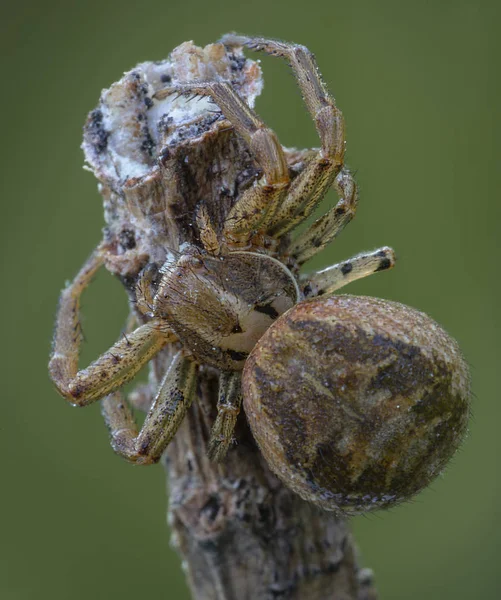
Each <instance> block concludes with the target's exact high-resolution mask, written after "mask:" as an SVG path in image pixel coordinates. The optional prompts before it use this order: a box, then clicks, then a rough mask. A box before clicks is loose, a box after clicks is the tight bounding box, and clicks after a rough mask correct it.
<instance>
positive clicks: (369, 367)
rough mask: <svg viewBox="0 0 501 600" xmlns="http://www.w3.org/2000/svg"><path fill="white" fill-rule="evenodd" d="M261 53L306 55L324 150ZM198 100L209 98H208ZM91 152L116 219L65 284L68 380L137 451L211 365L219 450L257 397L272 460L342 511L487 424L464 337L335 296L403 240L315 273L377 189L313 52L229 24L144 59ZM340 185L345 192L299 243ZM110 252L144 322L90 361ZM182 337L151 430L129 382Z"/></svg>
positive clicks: (368, 501)
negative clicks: (90, 289)
mask: <svg viewBox="0 0 501 600" xmlns="http://www.w3.org/2000/svg"><path fill="white" fill-rule="evenodd" d="M244 46H245V47H248V48H251V49H255V50H263V51H265V52H267V53H268V54H271V55H275V56H281V57H283V58H285V59H286V60H287V61H288V62H289V64H290V66H291V67H292V69H293V72H294V74H295V76H296V79H297V82H298V85H299V87H300V89H301V92H302V95H303V98H304V101H305V104H306V107H307V109H308V111H309V113H310V115H311V116H312V118H313V120H314V122H315V126H316V129H317V132H318V134H319V137H320V142H321V147H320V148H319V149H315V150H308V151H297V150H291V149H286V148H283V147H282V146H281V144H280V143H279V141H278V139H277V136H276V135H275V133H274V132H273V131H272V130H271V129H269V128H268V127H266V125H265V124H264V123H263V122H262V121H261V120H260V118H259V117H258V116H257V114H256V113H255V112H254V111H253V109H252V106H253V102H254V97H255V96H256V94H257V93H259V91H260V87H261V85H260V79H259V74H260V72H259V67H258V66H257V65H256V64H255V63H253V62H252V61H249V60H247V59H245V57H244V56H243V52H242V48H243V47H244ZM186 56H189V60H185V58H186ZM166 84H167V86H166ZM187 96H188V97H190V98H192V97H198V98H201V99H202V100H203V102H202V103H201V104H200V103H194V104H195V105H196V107H195V108H193V104H191V103H190V102H189V100H186V99H185V97H187ZM209 144H210V148H211V149H212V154H209V156H208V155H207V147H208V145H209ZM84 150H85V152H86V157H87V160H88V162H89V164H90V165H91V167H92V169H93V170H94V171H95V172H96V174H97V175H98V177H99V180H100V185H101V191H102V194H103V196H104V198H105V206H106V211H105V215H106V219H107V223H108V228H107V229H106V230H105V238H104V241H103V243H102V244H101V245H100V246H99V247H98V248H97V250H96V251H95V252H94V254H93V255H92V256H91V258H90V259H89V261H88V262H87V263H86V264H85V265H84V267H83V268H82V270H81V271H80V273H79V274H78V275H77V277H76V278H75V280H74V281H73V282H72V283H71V284H70V285H69V286H68V287H67V288H66V289H65V290H64V291H63V292H62V295H61V303H60V308H59V312H58V317H57V323H56V331H55V339H54V350H53V354H52V357H51V361H50V373H51V377H52V379H53V380H54V382H55V384H56V386H57V388H58V390H59V391H60V393H61V394H62V395H63V396H64V397H65V398H66V399H68V400H69V401H70V402H71V403H73V404H75V405H78V406H84V405H86V404H89V403H91V402H93V401H95V400H97V399H100V398H104V399H103V413H104V416H105V420H106V422H107V424H108V426H109V429H110V433H111V438H112V444H113V447H114V448H115V450H116V451H117V452H118V453H119V454H121V455H122V456H124V457H125V458H126V459H127V460H129V461H131V462H135V463H140V464H148V463H153V462H156V461H157V460H158V459H159V458H160V456H161V454H162V452H163V451H164V449H165V448H166V446H167V444H168V443H169V442H170V440H171V439H172V437H173V435H174V434H175V433H176V431H177V429H178V427H179V425H180V423H181V421H182V419H183V417H184V415H185V414H186V411H187V410H188V409H189V407H190V404H191V402H192V401H193V399H194V397H195V396H196V381H197V377H198V372H199V369H202V368H205V367H206V366H207V367H210V368H215V369H217V370H218V372H219V373H220V375H219V401H218V405H217V418H216V420H215V422H214V424H213V428H212V434H211V438H210V442H209V455H210V457H211V458H213V459H215V460H222V459H223V458H224V456H225V455H226V453H227V451H228V450H229V448H230V446H231V443H232V441H233V431H234V427H235V423H236V420H237V415H238V413H239V410H240V406H241V403H242V396H243V401H244V407H245V410H246V413H247V416H248V419H249V423H250V426H251V429H252V432H253V434H254V437H255V439H256V441H257V443H258V445H259V447H260V448H261V450H262V452H263V455H264V456H265V458H266V460H267V461H268V463H269V465H270V466H271V468H272V469H273V470H274V471H275V472H276V473H277V475H278V476H279V477H281V478H282V479H283V481H284V482H285V483H286V484H287V485H288V486H289V487H291V488H292V489H294V490H295V491H297V492H298V493H299V494H300V495H301V496H302V497H303V498H306V499H308V500H310V501H313V502H316V503H317V504H319V505H320V506H322V507H323V508H325V509H327V510H339V511H341V510H342V511H345V512H350V511H351V512H359V511H363V510H370V509H372V508H376V507H378V506H386V505H388V504H394V503H396V502H399V501H401V500H403V499H405V498H407V497H409V496H410V495H412V494H414V493H416V492H417V491H419V490H420V489H421V488H422V487H424V486H425V485H426V484H427V483H428V482H429V481H430V480H431V479H432V478H433V477H435V476H436V475H437V474H438V473H439V472H440V469H441V468H442V467H443V465H444V464H445V462H446V460H447V459H448V458H449V457H450V456H451V454H452V453H453V452H454V450H455V449H456V447H457V445H458V443H459V441H460V440H461V438H462V437H463V434H464V432H465V429H466V423H467V415H468V397H469V382H468V371H467V368H466V366H465V363H464V360H463V359H462V357H461V354H460V352H459V350H458V349H457V345H456V344H455V342H454V341H453V340H451V339H450V338H449V337H448V336H447V334H446V333H445V332H444V331H443V330H442V329H441V328H440V327H439V326H438V325H437V324H435V323H433V321H431V319H429V318H428V317H426V316H425V315H422V314H421V313H418V312H417V311H415V310H413V309H410V308H408V307H403V306H401V305H398V304H395V303H389V302H384V301H379V300H374V299H370V298H350V297H342V298H343V299H342V300H336V299H333V298H329V296H332V294H333V293H334V292H335V291H336V290H338V289H339V288H341V287H343V286H344V285H346V284H347V283H349V282H350V281H353V280H355V279H358V278H360V277H364V276H366V275H369V274H371V273H375V272H378V271H382V270H386V269H389V268H391V267H392V266H393V265H394V260H395V259H394V254H393V251H392V250H391V249H390V248H387V247H383V248H380V249H378V250H375V251H372V252H365V253H362V254H359V255H357V256H355V257H353V258H351V259H349V260H345V261H343V262H341V263H339V264H336V265H333V266H332V267H329V268H327V269H324V270H323V271H320V272H317V273H313V274H310V275H301V276H300V275H299V269H300V267H301V266H302V265H303V264H304V263H305V262H306V261H308V260H309V259H310V258H311V257H312V256H314V255H315V254H316V253H317V252H319V251H320V250H322V249H323V248H324V247H325V246H326V245H327V244H328V243H329V242H331V241H332V240H333V239H334V238H335V237H336V236H337V235H338V233H339V232H340V231H341V230H342V229H343V228H344V227H345V226H346V224H347V223H348V222H349V221H350V220H351V219H352V218H353V216H354V214H355V210H356V206H357V201H358V191H357V186H356V183H355V181H354V179H353V176H352V174H351V172H350V171H349V169H347V168H346V167H345V165H344V152H345V139H344V121H343V116H342V114H341V112H340V110H339V109H338V108H337V106H336V104H335V102H334V99H333V98H332V97H331V96H330V94H329V93H328V91H327V88H326V86H325V84H324V83H323V81H322V79H321V77H320V74H319V72H318V69H317V67H316V64H315V60H314V58H313V55H312V54H311V53H310V52H309V51H308V50H307V49H306V48H304V47H303V46H297V45H294V44H288V43H284V42H277V41H273V40H264V39H258V38H246V37H239V36H233V35H229V36H225V37H224V38H223V39H222V41H221V43H220V44H214V45H211V46H208V47H207V48H206V49H204V50H202V49H199V48H196V47H195V46H193V45H192V44H191V45H190V44H186V45H183V46H182V47H180V49H177V50H176V51H174V52H173V53H172V55H171V57H170V59H168V60H167V61H163V62H159V63H144V64H143V65H138V67H137V68H136V69H134V70H133V71H131V72H130V73H128V74H126V75H125V77H124V78H123V79H122V80H121V81H120V82H119V83H117V84H114V85H113V86H112V87H111V88H110V89H109V90H107V91H105V92H103V95H102V97H101V102H100V106H99V108H98V109H96V110H95V111H93V112H92V113H91V115H90V117H89V120H88V122H87V125H86V133H85V139H84ZM200 157H202V158H200ZM233 159H234V160H233ZM237 159H238V160H237ZM222 165H224V166H222ZM331 186H332V187H334V189H335V190H336V192H337V193H338V196H339V200H338V202H337V203H336V204H335V205H334V206H332V207H331V208H330V209H329V210H328V211H327V212H326V213H325V214H324V215H323V216H321V217H320V218H319V219H317V220H316V221H315V222H314V223H313V224H312V225H310V226H309V227H307V228H306V229H305V230H304V231H303V232H302V233H301V234H300V235H299V236H296V237H294V236H293V235H292V232H293V230H294V229H295V228H296V227H297V225H299V224H300V223H302V222H303V221H305V219H307V218H308V217H309V216H310V215H311V214H312V212H313V210H314V209H315V207H316V206H317V205H318V202H319V201H320V200H321V199H322V197H323V196H324V194H325V193H326V191H327V190H328V189H329V188H330V187H331ZM206 196H210V197H212V198H214V196H215V197H216V201H212V202H206V200H205V198H206ZM180 206H183V207H184V209H185V210H183V211H180V210H179V207H180ZM102 264H106V266H107V268H108V269H109V270H110V271H112V272H114V273H116V274H117V275H120V276H121V277H122V278H123V279H124V281H125V282H126V283H127V287H128V289H129V291H130V294H131V305H132V307H133V317H134V319H135V321H136V323H138V324H139V326H138V327H137V329H135V330H134V331H131V332H128V333H127V334H126V335H124V336H123V338H121V339H120V340H119V341H118V342H117V343H116V344H115V345H114V346H113V347H112V348H111V349H110V351H109V352H107V353H105V354H103V355H102V356H101V357H100V358H98V359H97V360H96V361H95V362H94V363H92V364H91V365H90V366H89V367H87V368H86V369H84V370H82V371H78V352H79V343H80V332H79V302H80V296H81V293H82V291H83V290H84V289H85V287H86V286H87V285H88V283H89V282H90V280H91V278H92V276H93V275H94V273H95V272H96V270H97V269H98V268H99V267H100V266H101V265H102ZM337 298H339V297H337ZM166 346H169V348H170V349H171V350H172V355H173V359H172V362H171V364H170V367H169V369H168V370H167V372H166V373H165V374H164V376H163V378H162V379H161V381H160V380H159V381H158V384H159V385H158V390H157V392H156V395H155V397H154V398H153V400H152V402H151V408H150V409H149V412H148V415H147V417H146V419H145V422H144V424H143V426H142V428H141V430H140V431H138V429H137V427H136V424H135V421H134V418H133V415H132V413H131V411H130V409H129V407H128V405H127V403H126V402H125V401H124V400H123V399H122V397H121V395H120V392H119V388H120V387H121V386H123V385H124V384H125V383H126V382H127V381H129V380H130V379H132V378H133V377H134V376H135V375H136V374H137V373H138V371H139V370H140V369H141V367H142V366H143V365H145V364H146V363H147V362H148V361H149V360H150V359H152V358H153V357H154V356H155V355H156V354H157V353H159V352H161V351H162V350H163V349H164V348H165V347H166ZM242 370H243V376H242ZM242 377H243V378H242Z"/></svg>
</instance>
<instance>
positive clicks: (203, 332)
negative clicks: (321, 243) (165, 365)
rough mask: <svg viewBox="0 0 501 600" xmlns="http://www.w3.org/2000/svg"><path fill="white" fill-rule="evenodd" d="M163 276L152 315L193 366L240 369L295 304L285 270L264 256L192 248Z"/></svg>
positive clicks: (296, 293)
mask: <svg viewBox="0 0 501 600" xmlns="http://www.w3.org/2000/svg"><path fill="white" fill-rule="evenodd" d="M162 271H163V273H162V278H161V281H160V284H159V285H158V289H157V291H156V294H155V296H154V298H153V301H152V311H151V313H152V316H155V317H158V318H161V319H165V321H166V322H167V323H168V325H169V327H170V329H171V330H172V331H173V332H174V333H175V335H176V336H177V337H178V338H179V340H180V341H181V342H182V344H183V345H184V347H185V348H186V350H187V351H188V352H191V354H192V356H193V358H194V359H195V360H196V361H197V362H199V363H201V364H207V365H211V366H213V367H216V368H218V369H221V370H231V371H240V370H242V369H243V366H244V363H245V360H246V359H247V357H248V356H249V353H250V351H251V350H252V349H253V348H254V346H255V345H256V343H257V342H258V341H259V339H260V338H261V336H262V335H263V333H264V332H265V331H266V330H267V329H268V327H269V326H270V325H271V324H272V323H273V321H275V319H276V318H277V317H279V316H280V315H281V314H283V313H284V312H285V311H286V310H288V309H289V308H291V307H292V306H294V304H296V303H297V302H298V301H299V299H300V293H299V288H298V285H297V283H296V280H295V279H294V277H293V276H292V274H291V273H290V271H289V270H288V269H287V267H285V266H284V265H283V264H282V263H281V262H279V261H278V260H276V259H274V258H272V257H270V256H266V255H265V254H257V253H255V252H242V251H236V252H230V253H227V254H219V255H218V256H210V255H209V254H207V253H205V254H203V253H202V252H201V251H200V250H198V249H197V248H196V247H194V246H192V247H189V248H187V249H185V251H184V252H183V255H182V256H181V258H179V259H178V260H177V261H176V262H175V264H174V265H171V264H170V263H166V265H164V267H163V268H162ZM139 287H140V288H141V284H140V285H139Z"/></svg>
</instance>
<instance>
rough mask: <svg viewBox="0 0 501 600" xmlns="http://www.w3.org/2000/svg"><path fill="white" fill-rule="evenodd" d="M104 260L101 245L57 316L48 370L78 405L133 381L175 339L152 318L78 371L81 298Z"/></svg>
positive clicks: (67, 292)
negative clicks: (145, 365) (154, 356)
mask: <svg viewBox="0 0 501 600" xmlns="http://www.w3.org/2000/svg"><path fill="white" fill-rule="evenodd" d="M103 260H104V259H103V254H102V252H101V251H100V249H99V248H98V249H97V250H96V251H95V252H94V253H93V254H92V255H91V257H90V258H89V260H88V261H87V262H86V263H85V264H84V266H83V267H82V269H81V270H80V272H79V273H78V275H77V276H76V277H75V279H74V280H73V282H72V283H70V285H69V286H68V287H66V289H64V290H63V291H62V293H61V297H60V302H59V309H58V313H57V317H56V327H55V332H54V344H53V350H52V355H51V358H50V362H49V373H50V376H51V378H52V380H53V382H54V383H55V385H56V388H57V389H58V391H59V393H60V394H61V395H62V396H63V397H64V398H66V400H68V401H69V402H71V403H72V404H75V405H77V406H85V405H87V404H90V403H91V402H94V401H95V400H98V399H99V398H102V397H103V396H105V395H106V394H109V393H110V392H112V391H113V390H116V389H117V388H119V387H120V386H122V385H123V384H124V383H126V382H127V381H130V380H131V379H132V378H133V377H134V376H135V375H136V373H137V372H138V371H139V370H140V369H141V367H142V366H143V365H144V364H146V363H147V362H148V361H149V360H150V359H151V358H152V356H153V355H154V354H156V353H157V352H158V351H159V350H160V349H161V348H162V347H163V346H165V344H167V343H168V342H169V341H171V338H172V334H171V333H170V331H166V329H165V326H163V325H162V324H161V323H160V322H158V321H155V320H152V321H150V322H149V323H147V324H145V325H142V326H141V327H138V328H137V329H136V330H135V331H133V332H132V333H130V334H124V335H123V336H122V338H121V339H120V340H118V341H117V342H116V343H115V344H114V345H113V346H112V347H111V348H110V349H109V350H108V351H107V352H105V353H104V354H102V355H101V356H100V357H99V358H98V359H97V360H96V361H94V362H93V363H92V364H91V365H90V366H88V367H87V368H86V369H83V370H82V371H78V355H79V350H80V341H81V332H80V314H79V313H80V297H81V295H82V292H83V291H84V290H85V288H86V287H87V286H88V285H89V283H90V281H91V279H92V277H93V276H94V275H95V273H96V272H97V270H98V269H99V267H101V265H102V264H103Z"/></svg>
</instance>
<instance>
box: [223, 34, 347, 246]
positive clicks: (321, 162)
mask: <svg viewBox="0 0 501 600" xmlns="http://www.w3.org/2000/svg"><path fill="white" fill-rule="evenodd" d="M221 42H222V43H223V44H225V45H226V46H229V47H232V46H246V47H247V48H249V49H251V50H262V51H264V52H266V53H267V54H270V55H272V56H280V57H282V58H285V59H286V60H287V62H288V63H289V65H290V67H291V68H292V70H293V73H294V76H295V78H296V80H297V83H298V85H299V88H300V90H301V94H302V96H303V100H304V102H305V104H306V107H307V109H308V111H309V113H310V115H311V116H312V118H313V120H314V122H315V127H316V129H317V132H318V135H319V137H320V141H321V144H322V147H321V149H320V150H319V151H318V152H317V153H316V154H315V155H314V156H313V158H312V159H311V160H310V161H309V162H308V164H307V165H306V167H305V168H304V170H303V171H302V172H301V173H300V174H299V175H298V176H297V177H296V179H294V180H293V182H292V183H291V186H290V189H289V193H288V194H287V197H286V198H285V199H284V201H283V203H282V205H281V206H280V208H279V210H278V211H276V212H275V214H273V215H271V216H272V218H271V219H270V220H269V221H268V222H267V233H269V234H270V235H272V236H274V237H281V236H283V235H285V234H286V233H288V232H289V231H291V230H292V229H294V228H295V227H296V226H297V225H299V223H301V222H302V221H304V220H305V219H306V218H308V216H309V215H310V214H311V213H312V212H313V210H314V209H315V207H316V206H317V204H318V203H319V202H320V200H321V199H322V198H323V196H324V195H325V193H326V192H327V190H328V189H329V188H330V187H331V186H332V185H334V188H335V189H336V191H337V193H338V194H339V196H340V198H341V199H340V201H339V203H338V205H337V206H336V207H335V208H334V209H333V210H334V211H335V210H336V209H338V214H340V213H341V211H344V210H346V216H345V218H344V224H345V225H346V223H348V222H349V221H350V220H351V218H352V217H353V215H354V214H355V207H356V197H357V192H356V183H355V182H354V180H353V176H352V175H351V173H350V172H349V171H348V170H347V169H345V168H343V165H344V152H345V127H344V118H343V114H342V112H341V111H340V110H339V108H338V107H337V106H336V103H335V100H334V98H333V97H332V96H331V95H330V94H329V92H328V90H327V86H326V85H325V83H324V82H323V81H322V77H321V75H320V72H319V70H318V67H317V64H316V62H315V58H314V56H313V54H312V53H311V52H310V51H309V50H308V48H305V47H304V46H300V45H297V44H291V43H286V42H280V41H277V40H268V39H264V38H253V37H246V36H239V35H234V34H228V35H225V36H223V37H222V38H221ZM338 174H341V177H340V178H337V177H336V176H337V175H338ZM346 180H350V181H351V183H350V185H347V183H346ZM345 191H347V192H348V194H347V195H346V196H345ZM331 239H332V238H331Z"/></svg>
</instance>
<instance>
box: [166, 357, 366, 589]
mask: <svg viewBox="0 0 501 600" xmlns="http://www.w3.org/2000/svg"><path fill="white" fill-rule="evenodd" d="M162 360H163V358H162V357H160V358H159V359H158V361H157V364H158V366H159V367H160V366H161V365H160V362H161V361H162ZM216 390H217V382H216V379H215V377H213V376H212V375H211V373H210V372H208V373H207V374H206V375H205V376H204V377H203V379H202V381H201V385H200V387H199V398H198V400H199V401H198V403H195V404H194V406H193V407H192V409H191V410H190V412H189V416H188V418H186V419H185V421H184V423H183V425H182V427H181V429H180V430H179V431H178V433H177V434H176V437H175V439H174V441H173V442H172V443H171V445H170V446H169V448H168V451H167V453H166V454H165V457H164V464H165V467H166V470H167V473H168V479H169V494H170V507H169V523H170V525H171V528H172V534H173V542H174V545H175V547H176V548H177V550H178V552H179V553H180V555H181V557H182V559H183V566H184V568H185V571H186V574H187V578H188V583H189V586H190V589H191V593H192V597H193V599H194V600H237V599H238V600H251V599H252V600H272V599H278V598H280V599H283V600H285V599H287V600H327V599H329V600H333V599H336V600H372V599H375V598H376V593H375V590H374V588H373V587H372V582H371V578H370V571H368V570H366V569H364V570H361V569H359V567H358V564H357V560H356V550H355V547H354V542H353V538H352V536H351V534H350V532H349V529H348V526H347V524H346V522H345V521H343V520H338V519H336V518H335V517H334V516H333V515H332V513H327V512H323V511H321V510H319V509H317V508H315V507H314V506H312V505H310V504H307V503H306V502H304V501H302V500H301V499H300V498H299V497H297V496H296V495H295V494H294V493H292V492H291V491H289V490H288V489H287V488H285V487H284V486H283V485H282V484H281V483H280V482H279V481H278V480H277V478H276V477H275V476H274V475H273V474H272V473H270V471H269V469H268V468H267V466H266V464H264V461H263V459H262V457H261V455H260V453H259V451H258V449H257V447H256V446H255V444H254V442H253V440H252V438H251V435H250V432H249V430H248V428H247V425H246V423H245V420H244V419H243V418H242V419H241V420H240V421H241V422H240V423H239V429H238V431H237V436H238V440H239V443H238V445H237V446H236V447H235V448H233V449H232V451H230V453H229V455H228V458H227V460H226V461H225V462H224V463H223V464H222V465H217V464H214V463H212V462H210V461H209V460H208V458H207V454H206V450H207V441H208V432H209V428H210V424H211V422H212V419H213V412H214V407H215V404H216V396H217V393H216Z"/></svg>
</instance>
